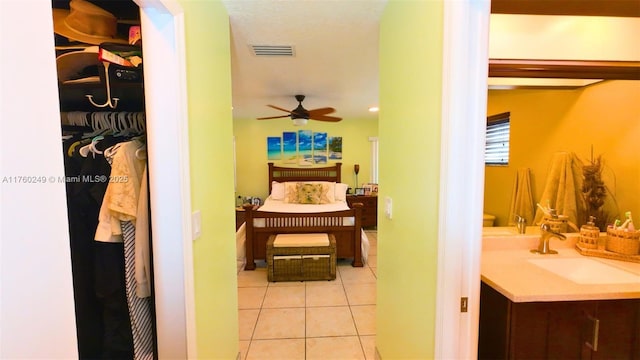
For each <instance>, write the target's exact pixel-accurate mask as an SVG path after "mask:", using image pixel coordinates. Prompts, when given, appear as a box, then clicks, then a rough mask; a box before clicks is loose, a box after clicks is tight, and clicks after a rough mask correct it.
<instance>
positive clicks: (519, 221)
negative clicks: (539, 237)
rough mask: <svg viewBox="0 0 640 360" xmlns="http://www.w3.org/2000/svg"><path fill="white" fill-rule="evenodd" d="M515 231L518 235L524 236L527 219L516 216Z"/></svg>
mask: <svg viewBox="0 0 640 360" xmlns="http://www.w3.org/2000/svg"><path fill="white" fill-rule="evenodd" d="M515 217H516V229H517V230H518V234H524V233H526V232H527V219H525V218H523V217H522V216H520V215H518V214H516V215H515Z"/></svg>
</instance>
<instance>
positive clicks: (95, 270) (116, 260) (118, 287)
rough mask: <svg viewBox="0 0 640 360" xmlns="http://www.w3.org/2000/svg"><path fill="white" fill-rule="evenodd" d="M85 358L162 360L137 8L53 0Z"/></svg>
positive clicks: (80, 348) (79, 335) (75, 278)
mask: <svg viewBox="0 0 640 360" xmlns="http://www.w3.org/2000/svg"><path fill="white" fill-rule="evenodd" d="M52 10H53V11H52V13H53V18H54V31H53V35H54V37H55V56H56V66H57V70H58V89H59V100H60V111H61V113H60V119H59V120H60V123H61V129H62V151H63V156H64V167H65V184H66V190H67V209H68V219H69V237H70V249H71V264H72V274H73V288H74V300H75V312H76V328H77V338H78V354H79V358H80V359H155V358H157V343H156V326H155V315H154V300H153V260H152V255H151V231H150V216H149V215H150V214H149V197H148V171H147V153H146V118H145V104H144V79H143V71H142V67H143V59H144V56H143V54H142V46H141V39H140V34H141V29H140V9H139V8H138V6H137V5H136V4H135V3H134V2H133V1H130V0H127V1H124V0H123V1H88V0H71V1H69V0H53V1H52Z"/></svg>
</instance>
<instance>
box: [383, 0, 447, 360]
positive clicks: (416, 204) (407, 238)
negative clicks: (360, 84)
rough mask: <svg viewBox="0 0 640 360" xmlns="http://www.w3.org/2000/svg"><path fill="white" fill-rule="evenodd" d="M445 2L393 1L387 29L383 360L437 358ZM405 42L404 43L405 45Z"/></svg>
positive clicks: (387, 10) (388, 9) (385, 21)
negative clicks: (389, 212)
mask: <svg viewBox="0 0 640 360" xmlns="http://www.w3.org/2000/svg"><path fill="white" fill-rule="evenodd" d="M442 35H443V2H442V1H434V0H424V1H419V0H415V1H402V0H391V1H389V3H388V4H387V6H386V8H385V12H384V15H383V18H382V22H381V29H380V114H379V131H380V136H379V141H380V161H379V166H380V171H379V174H380V179H379V180H380V181H379V182H380V194H379V199H380V201H379V203H380V204H383V203H384V198H385V197H387V196H388V197H390V198H392V200H393V219H391V220H389V219H387V218H385V217H384V215H383V210H382V209H381V210H380V212H379V214H380V216H379V221H378V285H377V289H378V294H377V323H376V332H377V334H376V347H377V349H378V351H379V353H380V355H381V357H382V359H385V360H386V359H429V358H433V356H434V351H435V344H434V331H435V306H436V288H437V284H436V269H437V238H438V193H439V178H440V173H439V167H440V119H441V87H442V81H441V77H442V60H441V59H442ZM398 39H402V41H398Z"/></svg>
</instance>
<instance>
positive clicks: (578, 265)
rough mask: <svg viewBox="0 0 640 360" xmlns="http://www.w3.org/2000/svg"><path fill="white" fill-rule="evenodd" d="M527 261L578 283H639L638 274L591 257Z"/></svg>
mask: <svg viewBox="0 0 640 360" xmlns="http://www.w3.org/2000/svg"><path fill="white" fill-rule="evenodd" d="M528 261H529V262H530V263H532V264H534V265H536V266H539V267H541V268H543V269H545V270H547V271H550V272H552V273H554V274H556V275H559V276H562V277H564V278H565V279H568V280H571V281H573V282H575V283H578V284H627V283H636V284H640V275H638V274H634V273H631V272H629V271H626V270H623V269H620V268H617V267H615V266H611V265H608V264H605V263H603V262H600V261H598V260H595V259H591V258H580V257H578V258H546V259H529V260H528Z"/></svg>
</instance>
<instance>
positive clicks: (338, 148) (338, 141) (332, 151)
mask: <svg viewBox="0 0 640 360" xmlns="http://www.w3.org/2000/svg"><path fill="white" fill-rule="evenodd" d="M328 145H329V160H342V136H330V137H329V142H328Z"/></svg>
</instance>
